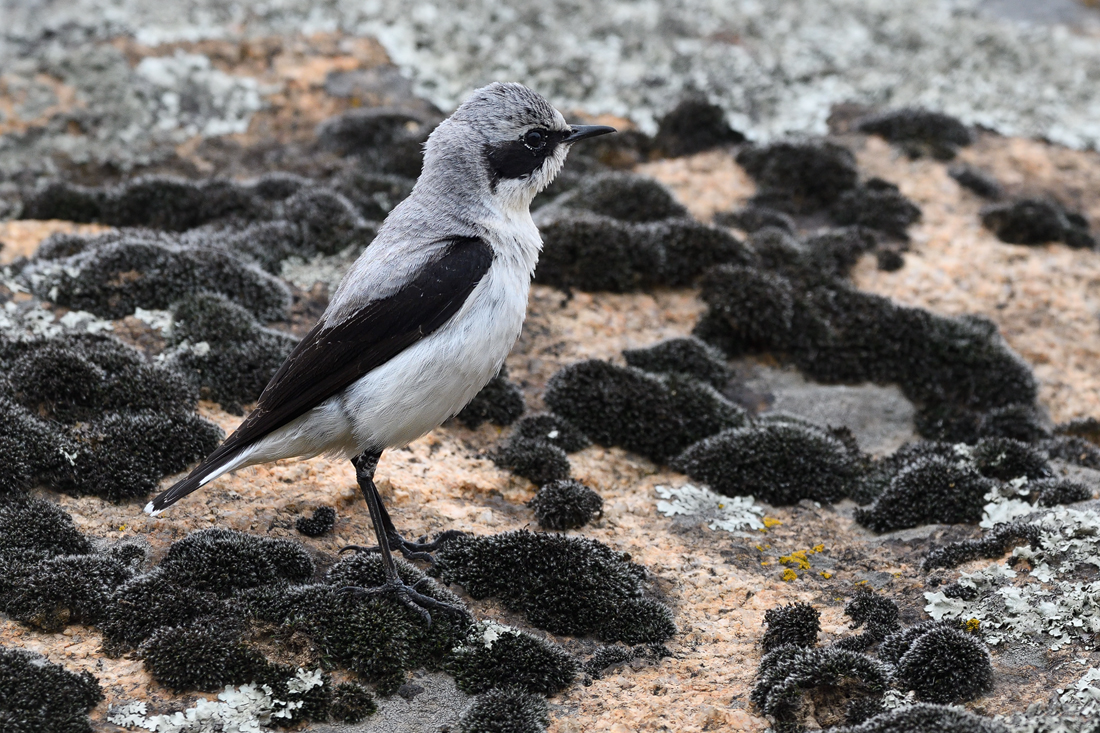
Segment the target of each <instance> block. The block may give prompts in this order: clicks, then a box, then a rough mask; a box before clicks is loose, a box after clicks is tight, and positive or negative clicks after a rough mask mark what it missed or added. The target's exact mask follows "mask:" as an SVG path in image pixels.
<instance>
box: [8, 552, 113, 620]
mask: <svg viewBox="0 0 1100 733" xmlns="http://www.w3.org/2000/svg"><path fill="white" fill-rule="evenodd" d="M4 564H5V563H4V561H3V560H2V559H0V566H2V565H4ZM4 570H5V574H6V576H7V577H6V578H5V580H4V581H3V582H0V610H3V611H4V612H5V613H7V614H8V615H10V616H11V617H12V618H14V619H15V620H16V621H19V622H21V623H23V624H26V625H27V626H31V627H34V628H38V629H41V630H43V631H45V632H47V633H56V632H58V631H61V630H62V629H63V628H65V627H66V626H67V625H69V624H72V623H83V624H96V623H99V621H101V620H102V619H103V618H104V617H105V615H106V612H107V607H108V605H109V603H110V597H111V593H112V592H113V591H114V590H115V588H117V587H118V586H119V585H121V584H122V583H123V582H125V581H126V580H129V579H130V577H132V576H133V569H132V568H131V566H130V565H129V564H128V563H125V562H123V561H121V560H119V559H117V558H114V557H111V556H109V555H103V554H89V555H61V556H58V557H52V558H49V559H47V560H42V561H40V562H37V563H28V564H22V563H19V562H11V563H10V564H8V567H6V568H5V569H4Z"/></svg>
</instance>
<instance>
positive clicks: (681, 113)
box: [653, 95, 745, 158]
mask: <svg viewBox="0 0 1100 733" xmlns="http://www.w3.org/2000/svg"><path fill="white" fill-rule="evenodd" d="M743 142H745V136H744V135H742V134H741V133H740V132H738V131H737V130H734V129H733V128H732V127H730V124H729V122H727V121H726V113H725V111H723V109H722V108H721V107H719V106H718V105H716V104H714V103H713V102H710V101H709V100H707V99H706V97H704V96H702V95H695V96H688V97H686V98H684V99H682V100H681V101H680V102H679V104H677V105H676V106H675V107H673V108H672V109H671V110H670V111H669V112H668V113H667V114H665V116H664V117H662V118H661V119H659V120H657V134H656V135H654V137H653V145H654V147H656V148H657V149H658V150H660V151H661V152H663V153H664V154H665V155H668V156H669V157H672V158H678V157H680V156H682V155H693V154H695V153H701V152H702V151H704V150H710V149H711V148H717V147H720V146H723V145H735V144H737V143H743Z"/></svg>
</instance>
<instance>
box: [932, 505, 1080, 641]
mask: <svg viewBox="0 0 1100 733" xmlns="http://www.w3.org/2000/svg"><path fill="white" fill-rule="evenodd" d="M1035 523H1036V524H1038V525H1039V527H1040V528H1041V531H1042V534H1041V539H1040V542H1039V545H1038V547H1037V548H1032V547H1030V546H1024V547H1017V548H1016V549H1015V550H1013V554H1012V558H1011V559H1010V563H1013V564H1014V563H1015V562H1017V561H1019V560H1026V561H1027V563H1028V564H1029V565H1030V567H1031V571H1030V572H1029V573H1028V574H1026V575H1021V574H1019V573H1017V572H1016V571H1015V570H1012V569H1011V568H1009V567H1007V566H1006V565H1005V564H1004V563H1002V562H995V563H992V564H990V565H988V566H987V567H985V568H983V569H981V570H978V571H976V572H974V573H961V574H960V576H959V579H958V581H957V582H958V584H959V585H960V586H963V587H964V588H970V589H972V590H974V591H976V593H972V594H969V595H971V596H972V597H973V600H964V599H962V598H950V597H948V596H947V594H945V593H944V592H943V591H936V592H929V593H925V594H924V597H925V599H926V600H927V601H928V603H927V605H926V606H925V610H926V611H927V612H928V613H929V614H930V615H931V616H932V618H934V619H936V620H941V619H952V620H960V621H963V622H966V621H970V620H971V619H977V620H978V621H979V622H980V629H981V633H982V635H983V637H984V638H985V640H986V642H988V643H989V644H999V643H1001V642H1002V641H1005V640H1007V639H1023V638H1025V637H1027V636H1031V635H1035V634H1043V635H1046V636H1049V637H1050V638H1051V639H1052V642H1051V649H1055V650H1056V649H1060V648H1062V647H1063V646H1065V645H1067V644H1070V643H1081V644H1086V645H1089V646H1090V647H1091V646H1092V645H1093V644H1094V642H1093V636H1094V635H1095V634H1098V633H1100V581H1091V582H1086V581H1085V580H1082V579H1081V578H1080V575H1081V574H1080V569H1082V568H1083V567H1084V566H1089V565H1091V566H1094V567H1096V568H1100V514H1097V513H1096V512H1094V511H1091V510H1086V511H1081V510H1077V509H1070V508H1067V507H1059V508H1056V509H1052V510H1050V511H1048V512H1045V513H1044V514H1043V515H1042V516H1041V517H1039V518H1038V519H1036V520H1035Z"/></svg>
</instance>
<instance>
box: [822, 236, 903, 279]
mask: <svg viewBox="0 0 1100 733" xmlns="http://www.w3.org/2000/svg"><path fill="white" fill-rule="evenodd" d="M803 245H804V247H805V249H806V251H807V258H806V259H807V262H808V265H809V267H810V268H812V269H814V270H817V271H818V274H819V275H821V276H832V277H836V278H845V277H848V275H849V274H850V273H851V271H852V268H853V267H855V265H856V263H857V262H859V258H860V257H861V256H862V255H863V254H864V253H865V252H870V251H872V250H874V249H875V247H876V246H877V245H878V242H877V240H876V238H875V235H874V234H873V233H872V232H871V231H870V230H869V229H866V228H864V227H859V226H854V227H839V228H833V229H826V230H824V231H819V232H818V233H817V234H814V235H812V236H809V237H806V238H805V239H804V240H803ZM879 251H880V252H886V251H893V250H885V249H884V250H879Z"/></svg>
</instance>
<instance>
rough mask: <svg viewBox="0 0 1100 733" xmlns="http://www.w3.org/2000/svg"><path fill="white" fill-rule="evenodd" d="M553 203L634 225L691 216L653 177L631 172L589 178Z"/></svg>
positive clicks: (603, 174) (602, 174)
mask: <svg viewBox="0 0 1100 733" xmlns="http://www.w3.org/2000/svg"><path fill="white" fill-rule="evenodd" d="M554 203H555V205H556V206H564V207H567V208H571V209H584V210H586V211H591V212H592V213H594V214H599V215H601V216H608V217H611V218H612V219H616V220H618V221H625V222H634V223H642V222H653V221H661V220H662V219H670V218H684V217H687V216H688V211H687V209H686V208H684V205H683V204H681V203H680V202H678V201H677V200H676V199H675V197H673V195H672V193H671V192H670V191H669V190H668V189H667V188H665V187H664V186H663V185H661V184H660V183H658V182H657V181H655V180H653V179H652V178H648V177H646V176H638V175H634V174H631V173H601V174H598V175H595V176H590V177H586V178H584V179H582V181H581V183H580V184H579V185H578V186H576V187H575V188H573V189H572V190H571V191H569V193H568V194H566V195H564V196H562V197H561V198H560V199H558V200H557V201H555V202H554Z"/></svg>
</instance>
